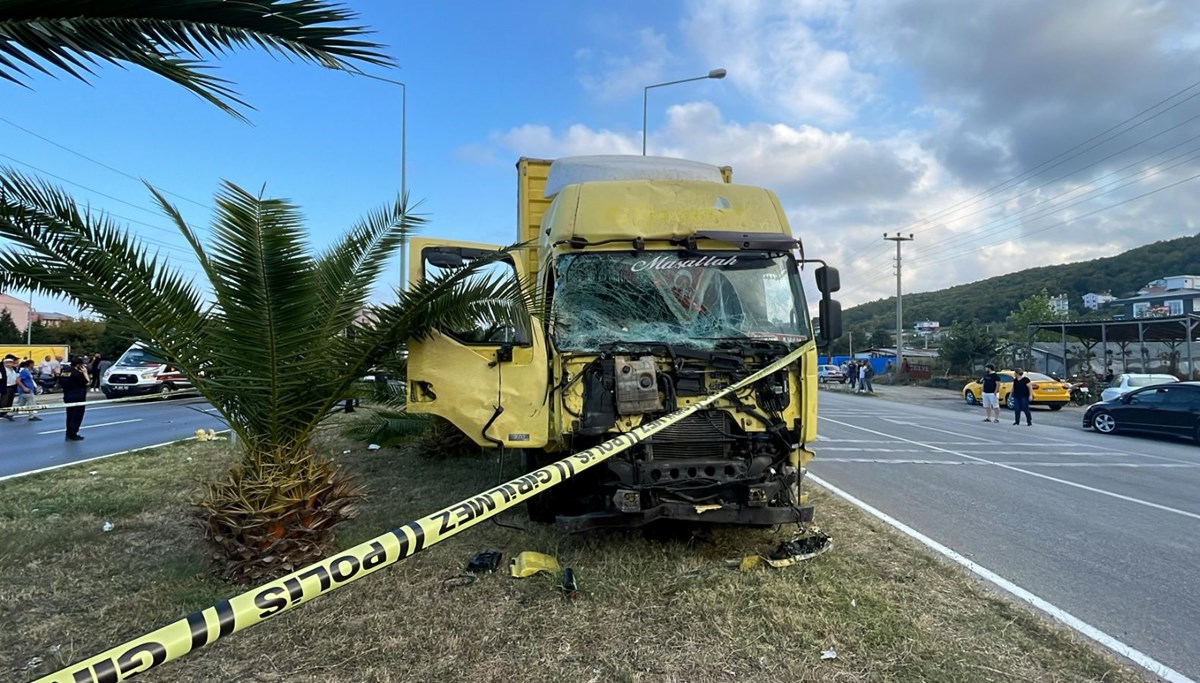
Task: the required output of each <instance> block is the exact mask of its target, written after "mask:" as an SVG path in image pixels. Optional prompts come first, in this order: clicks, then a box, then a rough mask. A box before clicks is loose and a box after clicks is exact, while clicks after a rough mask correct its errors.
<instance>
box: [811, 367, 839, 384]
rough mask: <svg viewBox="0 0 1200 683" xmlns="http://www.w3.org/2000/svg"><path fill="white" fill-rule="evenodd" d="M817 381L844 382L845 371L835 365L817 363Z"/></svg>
mask: <svg viewBox="0 0 1200 683" xmlns="http://www.w3.org/2000/svg"><path fill="white" fill-rule="evenodd" d="M817 381H818V382H844V381H846V373H844V372H842V369H841V368H839V367H838V366H836V365H818V366H817Z"/></svg>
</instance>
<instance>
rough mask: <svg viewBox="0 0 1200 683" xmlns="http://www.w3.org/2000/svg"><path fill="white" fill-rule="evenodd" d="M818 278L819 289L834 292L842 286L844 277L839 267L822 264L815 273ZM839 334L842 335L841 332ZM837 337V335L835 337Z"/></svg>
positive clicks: (826, 292) (825, 292) (828, 292)
mask: <svg viewBox="0 0 1200 683" xmlns="http://www.w3.org/2000/svg"><path fill="white" fill-rule="evenodd" d="M813 274H814V275H815V276H816V278H817V290H818V291H820V292H821V293H822V294H826V295H828V294H833V293H834V292H836V291H838V290H839V289H841V288H842V278H841V275H839V274H838V270H837V268H831V267H830V266H821V267H820V268H817V270H816V271H815V272H814V273H813ZM838 336H841V335H840V334H839V335H838ZM834 338H835V339H836V338H837V337H834Z"/></svg>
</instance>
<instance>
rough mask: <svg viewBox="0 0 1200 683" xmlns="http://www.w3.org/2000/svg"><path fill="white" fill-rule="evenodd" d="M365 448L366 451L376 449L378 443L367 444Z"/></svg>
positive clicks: (377, 448)
mask: <svg viewBox="0 0 1200 683" xmlns="http://www.w3.org/2000/svg"><path fill="white" fill-rule="evenodd" d="M367 450H368V451H377V450H379V444H377V443H372V444H367Z"/></svg>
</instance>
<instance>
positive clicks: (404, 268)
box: [357, 74, 408, 291]
mask: <svg viewBox="0 0 1200 683" xmlns="http://www.w3.org/2000/svg"><path fill="white" fill-rule="evenodd" d="M357 75H359V76H364V77H366V78H369V79H371V80H373V81H382V82H384V83H391V84H392V85H398V86H400V197H401V198H402V199H403V200H404V202H405V207H407V206H408V183H407V178H406V176H407V171H408V169H407V168H406V167H407V165H408V164H407V152H408V150H407V149H406V147H407V138H408V134H407V133H408V86H407V85H405V84H404V82H403V81H397V80H394V79H391V78H384V77H383V76H372V75H371V74H357ZM400 289H403V290H405V291H407V290H408V240H407V239H405V240H404V243H403V244H401V245H400Z"/></svg>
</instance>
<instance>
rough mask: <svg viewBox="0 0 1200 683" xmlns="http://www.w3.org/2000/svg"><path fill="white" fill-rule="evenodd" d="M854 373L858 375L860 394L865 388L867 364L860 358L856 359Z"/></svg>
mask: <svg viewBox="0 0 1200 683" xmlns="http://www.w3.org/2000/svg"><path fill="white" fill-rule="evenodd" d="M856 374H857V375H858V393H860V394H861V393H863V392H864V391H866V390H867V364H866V363H864V362H863V361H861V360H860V361H858V368H857V372H856Z"/></svg>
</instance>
